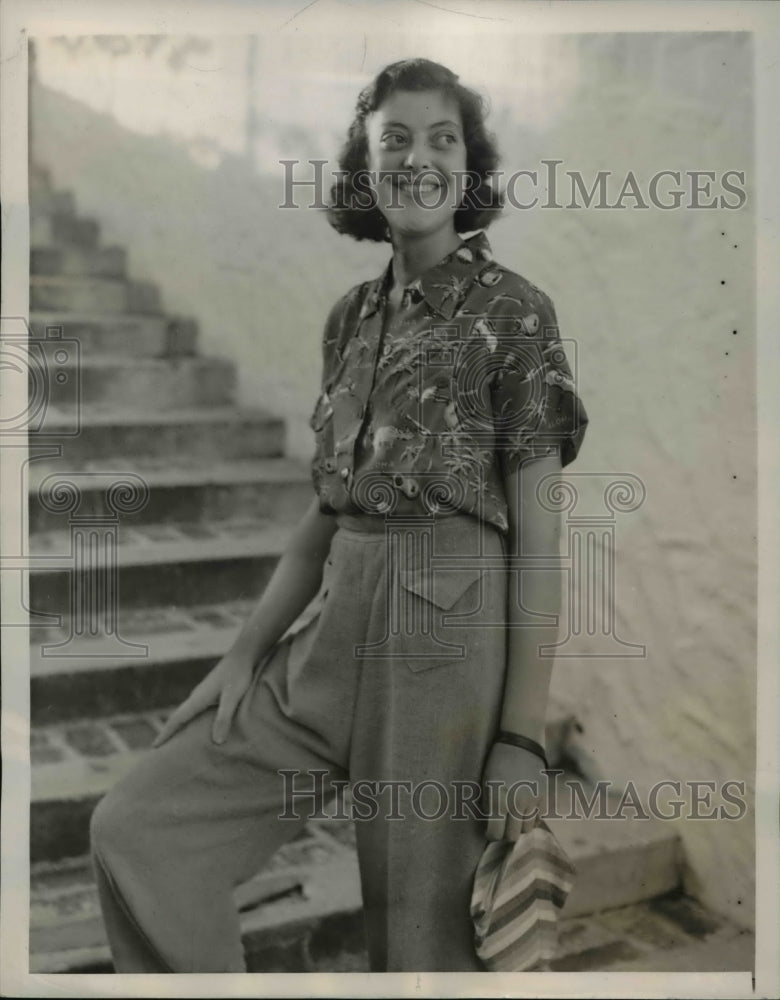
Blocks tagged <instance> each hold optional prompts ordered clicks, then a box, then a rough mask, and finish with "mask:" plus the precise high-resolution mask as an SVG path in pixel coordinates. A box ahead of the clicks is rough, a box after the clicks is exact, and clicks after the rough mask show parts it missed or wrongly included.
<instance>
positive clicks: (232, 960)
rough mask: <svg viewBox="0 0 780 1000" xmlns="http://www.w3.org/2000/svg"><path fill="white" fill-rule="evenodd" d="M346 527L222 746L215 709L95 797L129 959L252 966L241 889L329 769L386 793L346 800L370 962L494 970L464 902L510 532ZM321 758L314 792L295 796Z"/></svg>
mask: <svg viewBox="0 0 780 1000" xmlns="http://www.w3.org/2000/svg"><path fill="white" fill-rule="evenodd" d="M337 525H338V527H337V530H336V532H335V534H334V535H333V539H332V542H331V547H330V552H329V555H328V557H327V559H326V562H325V565H324V570H323V578H322V585H321V587H320V590H319V593H318V594H317V596H316V597H315V598H314V599H313V600H312V602H310V604H309V606H308V607H307V609H306V610H305V611H304V612H303V613H302V615H301V616H299V618H298V619H297V620H296V622H295V623H294V624H293V625H292V626H291V627H290V628H289V629H288V630H287V632H286V633H285V634H284V635H283V636H282V637H281V638H280V640H279V641H278V642H277V643H275V644H274V646H273V647H272V649H271V650H270V651H269V652H268V653H267V654H266V655H265V656H264V657H263V659H262V660H261V661H260V662H259V663H258V665H257V668H256V670H255V672H254V674H253V679H252V684H251V687H250V688H249V690H248V691H247V693H246V695H245V696H244V698H243V699H242V701H241V703H240V705H239V708H238V710H237V712H236V715H235V717H234V720H233V724H232V726H231V730H230V734H229V736H228V738H227V740H226V742H224V743H223V744H221V745H217V744H215V743H214V742H212V739H211V728H212V724H213V720H214V713H215V708H209V709H208V710H206V711H204V712H203V713H202V714H200V715H199V716H197V717H196V718H195V719H193V720H192V721H190V722H189V723H188V724H187V725H185V726H184V727H183V728H182V729H181V730H179V731H178V732H177V733H176V734H174V735H173V736H172V737H171V738H170V739H169V740H168V741H167V742H165V743H163V744H162V745H161V746H160V747H157V748H154V749H152V750H150V751H149V752H148V753H147V754H146V755H145V756H144V757H143V758H142V759H141V761H140V762H139V763H138V764H137V765H136V767H135V768H134V769H133V770H131V771H130V773H129V774H128V775H127V776H126V777H124V778H123V779H122V780H121V781H120V782H119V783H118V784H117V785H116V786H115V787H114V788H113V789H112V790H111V791H110V792H109V793H108V794H107V795H106V796H105V797H104V798H103V800H102V801H101V802H100V803H99V805H98V807H97V809H96V810H95V813H94V815H93V819H92V827H91V836H92V850H93V863H94V866H95V873H96V878H97V881H98V891H99V894H100V901H101V907H102V911H103V917H104V921H105V925H106V929H107V933H108V937H109V941H110V945H111V950H112V955H113V958H114V965H115V968H116V970H117V971H118V972H164V971H169V972H240V971H245V968H246V966H245V961H244V955H243V950H242V944H241V934H240V925H239V917H238V913H237V910H236V906H235V903H234V900H233V891H234V889H235V887H236V886H237V885H238V884H240V883H241V882H243V881H245V880H247V879H249V878H251V877H252V876H253V875H255V874H256V873H257V872H258V871H259V870H260V869H261V867H262V866H263V864H264V863H265V862H267V861H268V860H269V859H270V858H271V856H272V855H273V854H274V852H275V851H276V850H277V849H278V848H279V847H281V846H282V845H283V844H284V843H286V842H287V841H289V840H291V839H292V838H293V837H294V836H295V835H296V834H297V833H299V831H300V830H301V828H302V826H303V825H304V824H305V822H306V821H307V819H308V818H309V816H310V815H311V814H312V813H313V812H314V811H315V808H316V807H318V806H321V805H323V804H327V802H328V801H329V800H330V799H331V798H332V795H333V793H334V786H333V785H332V784H331V783H332V782H333V781H337V782H341V787H342V788H343V787H344V781H348V782H349V783H350V784H351V786H352V788H353V793H354V790H355V789H356V787H357V785H356V783H357V782H360V783H361V788H362V789H363V793H364V794H363V801H364V802H365V801H366V790H367V789H368V790H373V789H375V790H376V792H377V795H376V799H375V801H374V802H373V806H372V804H371V802H370V801H369V805H368V807H366V808H364V809H362V810H360V815H357V812H358V810H356V809H354V808H353V813H355V829H356V838H357V851H358V860H359V868H360V881H361V887H362V896H363V909H364V920H365V933H366V944H367V949H368V954H369V961H370V966H371V969H372V970H373V971H419V972H425V971H461V970H472V971H478V970H481V969H482V968H483V966H482V965H481V963H480V962H479V960H478V958H477V957H476V954H475V949H474V933H473V928H472V923H471V918H470V913H469V902H470V897H471V889H472V882H473V877H474V872H475V869H476V866H477V863H478V861H479V858H480V855H481V853H482V850H483V849H484V846H485V843H486V840H485V821H484V818H482V817H481V816H480V815H479V810H478V809H475V808H474V807H473V804H471V803H473V797H474V794H475V790H476V789H477V788H478V787H479V786H480V783H481V779H482V772H483V768H484V764H485V759H486V756H487V753H488V750H489V748H490V745H491V743H492V740H493V739H494V737H495V735H496V732H497V730H498V728H499V721H500V712H501V701H502V696H503V686H504V676H505V659H506V629H505V621H506V586H507V584H506V577H507V574H506V562H505V546H504V540H503V537H502V536H501V535H500V534H499V533H498V532H497V530H496V529H494V528H493V527H492V526H489V525H486V524H484V523H483V522H480V521H479V520H478V519H476V518H472V517H470V516H468V515H465V514H455V515H450V516H447V517H438V518H435V519H428V520H427V521H425V520H417V521H414V520H409V521H408V522H405V521H403V520H402V519H400V518H398V519H396V520H392V519H390V520H387V519H385V518H380V517H376V516H371V515H354V516H352V515H343V514H341V515H338V516H337ZM283 771H285V772H287V774H286V776H283V775H282V773H281V772H283ZM291 771H293V772H299V774H298V777H297V779H295V780H291V777H290V773H289V772H291ZM323 771H324V772H325V775H324V780H320V788H321V793H322V794H321V795H320V796H317V795H308V796H305V795H302V794H300V793H301V791H302V790H306V791H307V792H309V791H311V790H312V789H316V788H317V780H314V779H312V780H310V777H309V773H310V772H323ZM296 781H297V784H296ZM374 783H376V784H374ZM393 783H395V784H393ZM388 789H390V790H392V789H395V791H394V793H393V794H394V795H395V802H394V803H392V804H391V802H390V798H389V795H390V792H389V791H388ZM383 795H384V797H383ZM317 798H321V799H322V802H318V801H315V799H317ZM355 802H356V798H355V796H354V794H353V806H354V804H355ZM391 810H392V812H391ZM291 814H294V815H296V817H297V818H289V817H290V816H291ZM390 815H391V816H392V817H394V818H389V816H390ZM361 817H362V818H361ZM399 817H400V818H399Z"/></svg>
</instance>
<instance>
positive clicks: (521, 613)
mask: <svg viewBox="0 0 780 1000" xmlns="http://www.w3.org/2000/svg"><path fill="white" fill-rule="evenodd" d="M560 469H561V459H560V455H559V454H558V453H556V454H554V455H550V456H544V457H540V458H535V459H534V460H533V461H530V462H527V463H526V464H525V465H524V466H523V467H522V468H521V469H518V470H517V471H515V472H513V473H511V474H510V475H508V476H507V477H506V479H505V488H506V498H507V507H508V521H509V557H508V564H507V574H508V579H507V613H506V622H507V670H506V681H505V685H504V698H503V703H502V709H501V724H500V725H501V729H502V730H503V731H506V732H509V733H512V734H515V735H519V736H524V737H527V738H529V739H531V740H534V741H535V742H537V743H539V744H541V746H542V748H544V742H545V719H546V715H547V699H548V694H549V688H550V679H551V675H552V663H553V661H552V658H551V657H541V656H540V655H539V647H540V646H541V645H542V644H546V643H550V642H555V639H556V637H557V629H556V627H555V626H554V625H549V624H540V625H529V624H527V622H526V623H524V624H521V623H523V622H524V621H525V620H526V619H527V618H528V613H529V612H535V613H537V614H540V615H544V616H545V617H548V618H549V617H550V616H552V615H557V614H558V613H559V611H560V606H561V576H560V570H559V568H558V567H557V565H556V564H557V560H558V556H559V540H560V530H561V515H560V513H559V512H558V511H549V510H546V509H545V508H544V507H543V506H542V505H541V503H540V501H539V499H538V498H537V495H536V490H537V487H538V485H539V483H540V481H541V480H542V478H543V477H544V476H547V475H550V473H556V472H560ZM535 565H536V567H537V568H533V569H532V568H531V567H534V566H535ZM521 570H526V572H524V573H523V574H522V579H521ZM521 596H522V601H523V607H522V608H521V606H520V597H521ZM544 766H545V765H544V762H543V761H542V759H541V758H540V757H538V756H537V755H536V754H535V753H533V752H532V751H531V750H528V749H524V748H521V747H518V746H514V745H511V744H509V743H503V742H496V743H494V744H493V747H492V748H491V751H490V753H489V755H488V759H487V762H486V764H485V771H484V775H483V783H484V786H485V800H484V801H485V808H486V810H487V811H488V815H489V818H488V824H487V831H486V835H487V837H488V839H490V840H516V839H517V837H518V836H519V835H520V834H521V833H522V832H523V831H524V830H527V829H530V828H531V827H532V826H533V825H534V817H533V815H532V810H533V809H534V808H538V807H539V806H540V805H541V806H543V802H542V789H543V785H544V782H545V779H544V775H543V773H542V772H543V770H544ZM518 782H526V783H527V784H526V785H522V786H517V783H518ZM491 784H492V785H493V788H492V789H491V787H490V785H491ZM513 785H514V786H516V790H515V791H514V792H512V793H511V796H510V795H509V791H510V789H512V786H513ZM534 785H535V787H536V793H534V792H533V791H532V788H533V787H534ZM523 813H526V814H528V815H527V818H525V819H523V816H522V814H523Z"/></svg>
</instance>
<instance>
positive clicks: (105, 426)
mask: <svg viewBox="0 0 780 1000" xmlns="http://www.w3.org/2000/svg"><path fill="white" fill-rule="evenodd" d="M35 437H36V439H37V438H39V437H45V438H47V439H48V438H49V437H51V438H53V439H55V441H56V442H57V443H58V444H61V445H62V448H63V457H62V459H61V460H59V461H58V462H57V464H58V465H61V466H62V467H63V468H67V467H68V466H69V465H70V463H73V462H75V463H77V464H81V463H83V462H84V461H87V460H93V461H96V462H97V461H101V460H102V459H108V458H112V457H113V456H116V455H122V456H123V457H124V458H127V459H131V460H132V458H133V457H134V456H140V455H142V456H144V457H149V458H158V457H161V456H165V455H169V456H175V455H181V454H186V455H189V456H191V458H192V460H193V462H196V461H198V460H199V459H200V460H203V461H211V460H214V459H223V460H229V459H234V458H271V457H273V456H275V455H282V454H283V453H284V437H285V427H284V421H283V420H281V419H279V418H278V417H274V416H272V415H271V414H270V413H269V412H268V411H266V410H263V409H261V408H260V407H254V408H252V409H248V408H247V409H240V410H239V409H238V408H236V407H232V406H230V407H214V408H211V409H208V410H204V409H200V408H198V409H182V410H170V411H168V412H156V413H155V412H152V413H148V412H146V411H144V410H141V409H139V408H137V407H133V408H130V409H127V410H124V411H123V410H121V409H119V408H117V407H116V406H112V405H110V404H109V405H104V406H101V405H87V404H82V405H81V406H79V407H77V408H76V407H56V406H44V407H43V409H42V412H41V421H40V424H39V425H36V427H35ZM123 468H124V462H123V463H122V464H121V465H120V466H119V470H120V471H121V469H123Z"/></svg>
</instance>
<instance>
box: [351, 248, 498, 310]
mask: <svg viewBox="0 0 780 1000" xmlns="http://www.w3.org/2000/svg"><path fill="white" fill-rule="evenodd" d="M492 260H493V254H492V251H491V249H490V244H489V243H488V239H487V236H485V234H484V233H483V232H478V233H475V234H474V235H473V236H470V237H469V238H468V239H461V241H460V245H459V246H458V247H456V248H455V250H453V251H452V252H451V253H449V254H447V256H446V257H444V258H443V259H442V260H440V261H439V263H438V264H434V265H433V267H430V268H428V270H427V271H425V272H424V273H423V274H421V275H420V276H419V277H418V278H415V280H414V281H412V282H411V283H410V284H409V285H407V286H406V288H405V289H404V298H403V307H406V306H408V305H409V304H410V303H411V304H414V303H415V302H420V301H421V300H422V299H425V301H426V302H427V303H428V305H430V306H431V307H432V308H433V309H435V310H436V312H438V313H439V315H440V316H442V317H443V318H444V319H447V320H449V319H452V317H453V315H454V314H455V310H456V309H457V307H458V304H459V301H460V298H461V293H462V291H464V290H465V288H466V287H467V286H468V285H469V284H470V283H471V281H472V280H473V278H474V276H475V275H476V274H477V273H478V272H479V271H480V270H481V269H482V267H484V265H485V264H486V263H488V262H489V261H492ZM391 270H392V261H390V262H389V263H388V265H387V267H386V268H385V269H384V271H383V272H382V274H381V275H379V277H378V278H375V279H374V280H373V281H370V282H369V283H368V289H367V292H366V297H365V299H364V300H363V306H362V308H361V310H360V319H361V320H364V319H367V318H368V317H369V316H371V315H373V314H374V313H375V312H377V311H378V310H379V309H380V308H381V307H382V305H383V303H384V299H385V295H386V294H387V288H388V286H389V283H390V275H391Z"/></svg>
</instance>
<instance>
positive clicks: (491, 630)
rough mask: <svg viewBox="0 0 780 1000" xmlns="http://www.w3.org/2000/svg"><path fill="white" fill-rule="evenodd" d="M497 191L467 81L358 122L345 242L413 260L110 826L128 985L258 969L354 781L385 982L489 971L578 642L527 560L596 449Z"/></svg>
mask: <svg viewBox="0 0 780 1000" xmlns="http://www.w3.org/2000/svg"><path fill="white" fill-rule="evenodd" d="M496 164H497V157H496V153H495V149H494V146H493V144H492V142H491V140H490V138H489V136H488V135H487V133H486V131H485V126H484V115H483V109H482V105H481V102H480V99H479V98H478V96H477V95H476V94H474V93H473V92H472V91H470V90H467V89H466V88H464V87H463V86H462V85H461V84H460V83H459V82H458V79H457V77H456V76H455V75H454V74H453V73H451V72H450V71H449V70H447V69H445V68H444V67H442V66H439V65H438V64H435V63H431V62H429V61H427V60H422V59H415V60H408V61H404V62H400V63H395V64H393V65H392V66H389V67H387V68H386V69H385V70H383V71H382V73H380V74H379V76H378V77H377V78H376V80H375V81H374V82H373V83H372V84H371V85H370V86H369V87H367V88H366V89H365V90H364V91H363V92H362V94H361V95H360V98H359V100H358V104H357V112H356V117H355V120H354V122H353V124H352V126H351V128H350V132H349V136H348V140H347V143H346V146H345V148H344V150H343V152H342V157H341V166H342V168H343V174H342V176H341V177H340V180H339V182H338V183H337V185H336V186H335V187H334V190H333V194H332V205H331V208H330V210H329V217H330V221H331V223H332V224H333V225H334V226H335V228H336V229H338V230H339V231H340V232H343V233H347V234H349V235H352V236H354V237H355V238H357V239H370V240H376V241H381V240H385V239H388V240H389V241H390V243H391V244H392V251H393V253H392V260H391V262H390V264H389V265H388V267H387V269H386V271H385V272H384V274H383V275H381V276H380V277H379V278H378V279H376V280H375V281H371V282H366V283H364V284H362V285H359V286H357V287H356V288H354V289H352V291H350V292H349V293H348V294H347V295H346V296H344V297H343V298H342V299H341V300H340V301H339V302H338V303H337V304H336V306H335V307H334V308H333V310H332V311H331V314H330V316H329V318H328V321H327V324H326V328H325V334H324V339H323V358H324V365H323V379H322V391H321V393H320V396H319V398H318V400H317V403H316V406H315V408H314V412H313V414H312V418H311V426H312V429H313V430H314V432H315V436H316V453H315V457H314V461H313V464H312V472H313V479H314V485H315V490H316V496H315V498H314V500H313V501H312V504H311V506H310V508H309V510H308V512H307V513H306V515H305V516H304V518H303V519H302V521H301V523H300V525H299V526H298V528H297V530H296V531H295V533H294V534H293V537H292V539H291V541H290V543H289V545H288V547H287V550H286V551H285V553H284V555H283V556H282V558H281V559H280V561H279V563H278V565H277V567H276V570H275V572H274V574H273V577H272V578H271V580H270V582H269V584H268V586H267V588H266V590H265V592H264V594H263V596H262V599H261V600H260V602H259V604H258V606H257V609H256V610H255V612H254V613H253V614H252V615H251V617H250V618H249V620H248V621H247V623H246V625H245V627H244V628H243V630H242V632H241V634H240V635H239V637H238V639H237V640H236V642H235V644H234V646H233V647H232V649H231V650H230V651H229V652H228V653H227V655H226V656H225V657H223V659H222V660H221V661H220V662H219V663H218V664H217V665H216V667H215V668H214V670H213V671H212V672H211V673H210V674H209V675H208V676H207V677H206V678H205V679H204V680H203V682H202V683H201V684H199V685H198V686H197V687H196V688H195V690H194V691H193V693H192V694H191V695H190V697H189V698H188V699H187V701H186V702H185V703H184V704H183V705H181V706H180V707H179V708H178V709H177V711H175V712H174V713H173V715H172V716H171V717H170V719H169V720H168V722H167V725H166V727H165V729H164V731H163V732H162V733H161V735H160V737H159V738H158V741H157V745H156V749H154V750H153V751H152V752H151V754H149V755H148V757H147V758H146V759H145V760H144V761H143V762H142V763H141V765H140V766H139V767H138V768H137V769H136V770H135V771H134V772H133V773H131V774H130V775H129V776H128V777H127V778H125V779H124V781H123V782H122V783H120V785H119V786H118V787H117V788H115V789H114V790H113V791H112V792H111V793H110V794H109V795H108V796H107V797H106V798H105V799H104V800H103V802H102V803H101V804H100V806H99V807H98V809H97V810H96V813H95V816H94V819H93V827H92V837H93V850H94V859H95V866H96V872H97V878H98V885H99V891H100V895H101V903H102V906H103V912H104V917H105V922H106V926H107V929H108V934H109V938H110V940H111V946H112V951H113V954H114V959H115V965H116V968H117V970H118V971H160V970H169V971H182V972H183V971H209V972H216V971H240V970H242V969H244V960H243V954H242V949H241V941H240V934H239V924H238V917H237V914H236V911H235V907H234V905H233V900H232V895H231V893H232V889H233V887H234V886H235V885H236V884H238V883H239V882H240V881H242V880H244V879H246V878H248V877H250V876H251V875H253V874H254V873H255V872H256V871H257V870H258V868H259V867H260V866H261V865H262V864H263V863H264V862H265V861H266V860H268V858H270V856H271V855H272V854H273V853H274V851H275V850H276V849H277V848H278V847H280V846H281V845H282V844H283V843H284V842H286V841H288V840H289V839H290V838H291V837H292V836H293V835H294V834H295V833H297V832H298V830H299V829H300V826H301V824H303V823H304V822H305V820H306V818H307V816H309V815H310V814H312V813H313V812H315V811H317V810H318V809H319V807H320V806H321V804H322V803H323V802H324V801H326V800H327V799H328V798H329V795H330V794H332V792H333V789H334V787H335V786H334V782H339V781H344V780H347V779H348V780H349V781H350V782H352V786H353V789H354V793H355V805H356V807H357V805H358V804H360V805H361V807H362V808H361V809H360V810H357V811H356V830H357V845H358V853H359V861H360V871H361V882H362V889H363V900H364V913H365V921H366V936H367V943H368V950H369V955H370V961H371V968H372V969H373V970H375V971H383V970H393V971H399V970H416V971H431V970H445V971H446V970H449V971H456V970H479V969H481V968H482V966H481V964H480V962H479V961H478V959H477V957H476V954H475V950H474V941H473V928H472V925H471V920H470V916H469V899H470V893H471V886H472V881H473V876H474V870H475V867H476V864H477V862H478V860H479V857H480V854H481V852H482V850H483V848H484V846H485V842H486V837H487V838H489V839H502V838H505V839H509V840H512V839H515V838H516V837H517V836H518V834H519V833H520V832H521V830H522V829H523V826H524V822H525V823H526V825H527V824H528V820H525V821H524V820H523V818H522V812H523V811H525V810H526V807H528V806H529V805H532V804H533V802H534V796H533V795H532V794H531V791H532V790H531V791H529V790H528V789H525V790H524V793H521V794H520V795H514V794H513V795H512V796H511V797H510V795H509V792H510V791H511V790H512V786H513V785H516V783H517V782H534V781H536V782H537V783H539V782H540V780H541V771H542V769H543V768H544V761H543V753H544V749H543V744H544V720H545V710H546V701H547V690H548V686H549V680H550V661H549V659H546V658H542V657H540V656H539V655H538V653H537V647H538V645H539V643H540V641H543V642H550V641H554V635H551V634H550V630H549V627H548V628H547V629H540V628H539V627H535V628H529V627H528V616H527V615H525V617H524V616H523V614H522V612H521V604H520V601H519V592H518V577H519V573H518V572H517V571H510V566H509V557H510V556H511V555H514V556H515V557H516V558H515V560H514V565H515V569H516V567H517V565H520V563H521V562H522V560H523V559H525V558H527V557H531V558H537V557H539V556H542V557H543V556H555V555H556V554H557V552H558V536H559V521H558V518H559V515H558V514H556V513H553V512H551V511H549V510H547V509H546V508H545V507H544V506H543V505H542V504H541V503H540V502H539V498H538V494H537V487H538V486H539V485H540V483H541V480H542V479H543V477H545V476H549V475H550V474H553V475H554V474H555V473H556V472H558V471H559V470H560V468H561V466H562V465H565V464H567V463H568V462H570V461H572V459H573V458H574V457H575V456H576V454H577V451H578V449H579V446H580V443H581V440H582V436H583V434H584V430H585V424H586V422H587V418H586V415H585V411H584V409H583V407H582V404H581V403H580V401H579V399H578V397H577V396H576V394H575V392H574V387H573V384H572V382H571V372H570V370H569V368H568V365H567V362H566V358H565V356H564V353H563V350H562V348H561V344H560V340H559V338H558V335H557V329H556V326H555V314H554V311H553V307H552V304H551V303H550V300H549V299H548V298H547V297H546V296H545V295H544V294H543V293H542V292H540V291H539V290H538V289H536V288H534V286H532V285H531V284H529V283H528V282H527V281H526V280H525V279H523V278H521V277H520V276H518V275H515V274H513V273H511V272H510V271H508V270H506V269H505V268H503V267H500V266H499V265H497V264H495V263H493V261H492V257H491V254H490V248H489V246H488V243H487V240H486V239H485V237H484V234H483V233H477V235H474V236H472V237H470V238H468V239H464V238H462V237H461V235H460V234H461V233H464V232H470V231H474V230H478V229H480V228H483V227H484V226H486V225H487V224H489V222H490V221H491V220H492V219H493V218H494V217H495V215H496V214H497V212H498V211H499V209H500V206H501V197H500V195H499V193H498V192H497V191H496V190H495V189H494V187H493V186H492V184H491V176H490V175H491V173H494V172H495V168H496ZM542 561H543V560H542ZM549 563H550V560H549V559H548V560H547V564H548V566H549ZM558 581H559V574H557V573H556V572H555V571H554V570H550V569H547V570H546V571H545V569H544V568H541V569H537V570H536V572H533V573H527V574H525V575H524V577H523V594H522V596H523V605H522V606H523V607H525V608H529V609H532V611H533V612H534V613H536V614H540V613H541V614H545V613H546V614H548V615H554V614H555V613H557V611H558V610H559V605H560V587H559V582H558ZM312 599H313V600H312ZM303 609H305V610H303ZM302 610H303V613H302ZM548 620H550V619H549V618H548ZM553 620H554V619H553ZM523 623H525V626H526V627H524V628H520V627H514V626H519V625H520V624H523ZM285 630H287V631H285ZM282 772H284V773H282ZM295 778H297V779H298V780H297V783H296V782H295V781H293V780H292V779H295ZM358 787H359V788H360V791H361V795H360V798H359V799H358V796H357V790H358ZM515 791H516V789H515ZM367 792H370V793H371V795H372V796H374V800H373V802H372V801H370V798H371V796H369V795H367ZM482 792H484V796H483V797H482V799H481V801H478V800H479V799H480V793H482ZM282 816H284V817H285V818H280V817H282ZM291 816H294V817H295V818H289V817H291Z"/></svg>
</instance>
